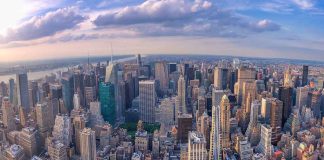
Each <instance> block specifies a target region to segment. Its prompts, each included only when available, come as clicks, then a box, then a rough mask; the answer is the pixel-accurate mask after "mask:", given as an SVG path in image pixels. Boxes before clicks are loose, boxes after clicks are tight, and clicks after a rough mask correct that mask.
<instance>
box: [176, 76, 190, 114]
mask: <svg viewBox="0 0 324 160" xmlns="http://www.w3.org/2000/svg"><path fill="white" fill-rule="evenodd" d="M186 88H187V87H186V81H185V79H184V77H183V75H180V77H179V80H178V101H179V109H180V112H182V113H188V111H187V105H186V104H187V101H186V99H187V94H186V93H187V91H186Z"/></svg>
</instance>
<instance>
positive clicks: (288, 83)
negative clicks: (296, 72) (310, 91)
mask: <svg viewBox="0 0 324 160" xmlns="http://www.w3.org/2000/svg"><path fill="white" fill-rule="evenodd" d="M284 86H285V87H293V86H294V84H293V81H292V77H291V69H290V68H288V69H287V70H286V71H285V75H284Z"/></svg>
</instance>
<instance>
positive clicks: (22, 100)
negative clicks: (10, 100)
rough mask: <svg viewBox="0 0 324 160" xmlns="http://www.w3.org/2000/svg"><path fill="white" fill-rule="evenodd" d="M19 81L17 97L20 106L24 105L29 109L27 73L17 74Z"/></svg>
mask: <svg viewBox="0 0 324 160" xmlns="http://www.w3.org/2000/svg"><path fill="white" fill-rule="evenodd" d="M16 81H17V97H18V106H19V107H23V108H24V109H25V110H27V111H29V95H28V78H27V73H20V74H17V75H16Z"/></svg>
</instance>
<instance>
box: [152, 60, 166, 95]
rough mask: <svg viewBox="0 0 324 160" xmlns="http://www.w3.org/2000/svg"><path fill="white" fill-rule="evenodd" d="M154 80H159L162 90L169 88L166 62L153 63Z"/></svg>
mask: <svg viewBox="0 0 324 160" xmlns="http://www.w3.org/2000/svg"><path fill="white" fill-rule="evenodd" d="M155 80H157V81H159V83H160V88H161V90H162V91H166V90H167V89H168V88H169V74H168V66H167V63H166V62H156V63H155Z"/></svg>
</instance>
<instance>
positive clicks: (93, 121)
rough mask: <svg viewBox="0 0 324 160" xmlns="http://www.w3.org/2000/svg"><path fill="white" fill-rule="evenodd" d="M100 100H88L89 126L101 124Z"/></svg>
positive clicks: (102, 120)
mask: <svg viewBox="0 0 324 160" xmlns="http://www.w3.org/2000/svg"><path fill="white" fill-rule="evenodd" d="M100 106H101V105H100V102H90V113H91V115H90V126H91V128H94V127H95V126H96V125H103V123H104V119H103V117H102V114H101V107H100Z"/></svg>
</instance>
